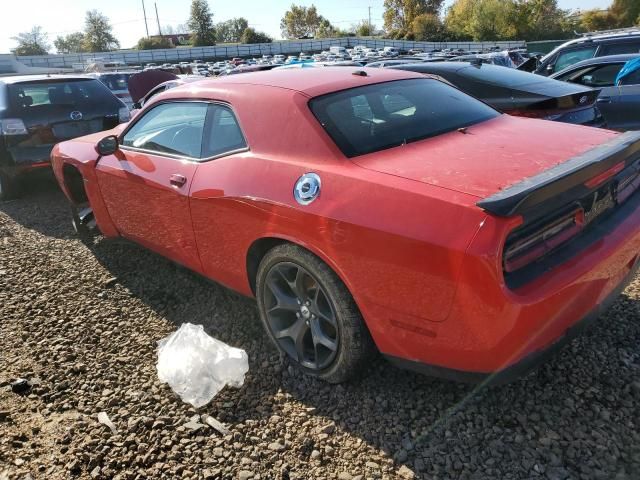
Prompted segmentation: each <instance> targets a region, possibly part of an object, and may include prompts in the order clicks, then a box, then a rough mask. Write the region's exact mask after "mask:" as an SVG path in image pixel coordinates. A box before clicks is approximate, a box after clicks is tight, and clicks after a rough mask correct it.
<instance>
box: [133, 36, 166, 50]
mask: <svg viewBox="0 0 640 480" xmlns="http://www.w3.org/2000/svg"><path fill="white" fill-rule="evenodd" d="M173 47H174V45H173V44H172V43H171V42H170V41H169V39H168V38H164V37H142V38H141V39H140V40H138V44H137V45H136V48H137V49H138V50H156V49H159V48H173Z"/></svg>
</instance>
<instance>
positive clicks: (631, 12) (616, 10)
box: [609, 0, 640, 28]
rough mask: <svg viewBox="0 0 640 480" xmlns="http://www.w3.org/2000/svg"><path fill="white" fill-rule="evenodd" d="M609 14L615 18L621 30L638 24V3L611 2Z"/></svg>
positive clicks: (629, 1)
mask: <svg viewBox="0 0 640 480" xmlns="http://www.w3.org/2000/svg"><path fill="white" fill-rule="evenodd" d="M609 12H611V14H612V15H613V16H614V17H615V18H616V20H617V26H619V27H621V28H624V27H630V26H632V25H634V24H637V23H640V2H639V1H638V0H613V5H611V8H609Z"/></svg>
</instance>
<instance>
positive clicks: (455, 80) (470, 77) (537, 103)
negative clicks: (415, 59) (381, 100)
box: [388, 62, 604, 127]
mask: <svg viewBox="0 0 640 480" xmlns="http://www.w3.org/2000/svg"><path fill="white" fill-rule="evenodd" d="M388 68H394V69H398V70H408V71H410V72H419V73H424V74H430V75H437V76H439V77H441V78H443V79H445V80H446V81H448V82H450V83H451V84H452V85H454V86H456V87H458V88H459V89H460V90H462V91H463V92H465V93H468V94H469V95H473V96H474V97H476V98H479V99H480V100H482V101H484V102H486V103H488V104H489V105H491V106H492V107H494V108H496V109H498V110H500V111H502V112H504V113H508V114H509V115H515V116H518V117H530V118H541V119H544V120H553V121H556V122H565V123H576V124H579V125H588V126H592V127H602V126H604V119H603V117H602V114H601V113H600V112H599V111H598V108H597V107H596V98H597V97H598V93H599V90H597V89H592V88H587V87H583V86H580V85H569V84H567V83H564V82H559V81H557V80H552V79H549V78H545V77H542V76H540V75H534V74H533V73H528V72H522V71H519V70H515V69H513V68H505V67H499V66H496V65H487V64H483V63H481V62H474V63H468V62H439V63H416V64H412V65H393V66H391V67H388Z"/></svg>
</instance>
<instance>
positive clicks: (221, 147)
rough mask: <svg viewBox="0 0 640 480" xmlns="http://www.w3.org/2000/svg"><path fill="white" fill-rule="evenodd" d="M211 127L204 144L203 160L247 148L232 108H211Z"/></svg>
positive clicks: (219, 106) (217, 106)
mask: <svg viewBox="0 0 640 480" xmlns="http://www.w3.org/2000/svg"><path fill="white" fill-rule="evenodd" d="M209 115H210V118H211V122H210V126H211V128H210V129H209V130H208V132H207V134H206V136H205V137H206V138H205V143H204V151H203V153H202V157H203V158H208V157H214V156H216V155H222V154H224V153H228V152H232V151H235V150H240V149H242V148H246V147H247V143H246V142H245V139H244V135H242V130H240V126H239V125H238V121H237V120H236V117H235V115H234V114H233V112H232V111H231V109H230V108H228V107H224V106H222V105H211V106H210V107H209Z"/></svg>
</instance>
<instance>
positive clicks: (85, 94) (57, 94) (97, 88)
mask: <svg viewBox="0 0 640 480" xmlns="http://www.w3.org/2000/svg"><path fill="white" fill-rule="evenodd" d="M9 99H10V104H11V106H12V109H14V110H20V109H25V108H26V109H32V108H37V107H42V106H65V107H72V108H78V109H80V108H81V107H83V106H86V105H88V104H91V105H95V104H100V103H106V104H107V105H109V104H111V105H115V104H119V102H118V100H117V99H116V98H115V97H114V96H113V94H112V93H111V92H110V91H109V90H108V89H107V87H105V86H104V85H103V84H102V83H100V82H99V81H98V80H76V81H50V82H28V83H14V84H10V85H9Z"/></svg>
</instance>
